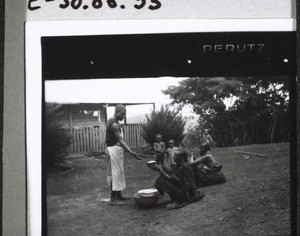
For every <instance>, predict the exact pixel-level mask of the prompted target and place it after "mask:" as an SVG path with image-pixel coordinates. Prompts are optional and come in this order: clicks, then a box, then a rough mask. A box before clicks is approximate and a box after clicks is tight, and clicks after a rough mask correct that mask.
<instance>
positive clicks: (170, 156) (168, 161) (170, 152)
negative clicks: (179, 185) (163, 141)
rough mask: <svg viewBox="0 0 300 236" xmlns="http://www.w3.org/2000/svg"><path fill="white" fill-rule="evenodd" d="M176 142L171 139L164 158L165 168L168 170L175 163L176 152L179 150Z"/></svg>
mask: <svg viewBox="0 0 300 236" xmlns="http://www.w3.org/2000/svg"><path fill="white" fill-rule="evenodd" d="M174 145H175V142H174V140H173V139H170V140H169V147H168V148H167V149H166V151H165V158H164V168H165V170H166V171H168V170H170V169H171V167H172V165H174V153H175V152H176V151H178V147H175V146H174Z"/></svg>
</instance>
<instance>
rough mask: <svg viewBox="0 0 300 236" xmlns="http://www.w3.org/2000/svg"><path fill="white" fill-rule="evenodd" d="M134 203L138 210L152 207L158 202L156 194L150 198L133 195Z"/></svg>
mask: <svg viewBox="0 0 300 236" xmlns="http://www.w3.org/2000/svg"><path fill="white" fill-rule="evenodd" d="M133 199H134V202H135V203H136V205H137V206H138V207H140V208H150V207H154V205H155V204H156V203H157V200H158V194H156V195H155V196H152V197H142V196H140V195H139V194H138V193H135V194H134V195H133Z"/></svg>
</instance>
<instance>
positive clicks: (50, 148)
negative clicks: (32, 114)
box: [43, 104, 71, 167]
mask: <svg viewBox="0 0 300 236" xmlns="http://www.w3.org/2000/svg"><path fill="white" fill-rule="evenodd" d="M61 115H62V111H61V106H60V105H59V104H46V106H45V125H44V127H45V129H44V130H45V131H44V139H43V162H44V164H45V166H46V167H53V166H54V165H55V164H56V163H58V162H61V161H62V160H63V158H64V157H65V156H66V155H67V154H68V152H67V147H68V146H69V145H70V144H71V136H70V134H69V132H68V130H65V129H63V128H62V127H61V124H60V123H59V122H58V121H57V120H58V117H59V116H61Z"/></svg>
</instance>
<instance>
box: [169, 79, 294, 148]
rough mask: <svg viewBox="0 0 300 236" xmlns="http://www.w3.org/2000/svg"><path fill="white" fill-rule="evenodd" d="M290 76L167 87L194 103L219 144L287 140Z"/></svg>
mask: <svg viewBox="0 0 300 236" xmlns="http://www.w3.org/2000/svg"><path fill="white" fill-rule="evenodd" d="M288 81H289V80H288V78H281V77H276V78H260V77H255V78H253V77H249V78H237V77H233V78H223V77H218V78H189V79H186V80H183V81H181V82H180V84H179V86H171V87H169V88H168V89H167V90H164V93H165V94H168V95H170V96H171V98H172V99H173V103H177V104H182V105H183V104H191V105H193V109H194V111H195V113H197V114H199V115H200V120H199V127H198V130H203V129H204V128H208V129H210V132H211V134H213V136H214V139H215V141H216V142H217V145H219V146H230V145H242V144H252V143H266V142H274V141H275V142H276V141H287V139H288V135H289V131H288V99H289V93H288Z"/></svg>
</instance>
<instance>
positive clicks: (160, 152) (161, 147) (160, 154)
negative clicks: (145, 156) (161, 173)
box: [153, 134, 166, 167]
mask: <svg viewBox="0 0 300 236" xmlns="http://www.w3.org/2000/svg"><path fill="white" fill-rule="evenodd" d="M153 148H154V150H155V153H156V158H155V161H156V163H157V165H159V164H161V165H162V167H163V165H164V152H165V149H166V146H165V143H164V142H163V141H162V136H161V134H157V135H156V142H155V143H154V144H153Z"/></svg>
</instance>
